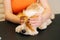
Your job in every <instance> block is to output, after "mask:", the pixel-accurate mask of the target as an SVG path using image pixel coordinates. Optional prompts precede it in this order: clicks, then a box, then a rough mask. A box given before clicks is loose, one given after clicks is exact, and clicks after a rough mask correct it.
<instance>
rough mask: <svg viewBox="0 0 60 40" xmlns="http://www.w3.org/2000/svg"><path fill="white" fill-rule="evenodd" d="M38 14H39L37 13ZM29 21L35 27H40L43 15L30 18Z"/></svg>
mask: <svg viewBox="0 0 60 40" xmlns="http://www.w3.org/2000/svg"><path fill="white" fill-rule="evenodd" d="M37 16H38V15H37ZM29 23H30V24H31V26H33V27H38V26H40V25H41V23H42V17H41V15H39V16H38V17H37V18H30V20H29Z"/></svg>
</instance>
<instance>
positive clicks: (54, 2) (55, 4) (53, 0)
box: [0, 0, 60, 21]
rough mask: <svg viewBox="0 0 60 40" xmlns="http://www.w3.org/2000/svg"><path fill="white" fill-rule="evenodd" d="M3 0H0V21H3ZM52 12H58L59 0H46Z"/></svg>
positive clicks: (59, 12)
mask: <svg viewBox="0 0 60 40" xmlns="http://www.w3.org/2000/svg"><path fill="white" fill-rule="evenodd" d="M3 1H4V0H0V21H4V5H3ZM48 2H49V4H50V6H51V9H52V11H53V13H55V14H60V0H48Z"/></svg>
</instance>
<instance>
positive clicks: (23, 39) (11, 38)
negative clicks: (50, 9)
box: [0, 14, 60, 40]
mask: <svg viewBox="0 0 60 40" xmlns="http://www.w3.org/2000/svg"><path fill="white" fill-rule="evenodd" d="M17 25H18V24H14V23H11V22H8V21H4V22H0V37H2V40H60V14H58V15H56V18H55V19H54V20H53V23H52V24H51V25H49V26H48V28H47V29H46V30H42V31H41V30H38V31H39V34H38V35H36V36H26V35H22V34H18V33H16V32H15V27H16V26H17Z"/></svg>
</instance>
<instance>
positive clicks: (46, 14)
mask: <svg viewBox="0 0 60 40" xmlns="http://www.w3.org/2000/svg"><path fill="white" fill-rule="evenodd" d="M40 3H41V4H42V6H43V7H44V8H45V10H44V12H43V15H42V17H43V20H44V21H46V20H47V19H48V18H50V16H51V14H52V13H51V8H50V6H49V4H48V0H40Z"/></svg>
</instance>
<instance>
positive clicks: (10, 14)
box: [4, 0, 51, 26]
mask: <svg viewBox="0 0 60 40" xmlns="http://www.w3.org/2000/svg"><path fill="white" fill-rule="evenodd" d="M40 3H41V4H42V6H43V7H44V8H45V11H44V13H43V14H42V16H41V15H40V17H39V18H37V19H40V20H39V21H38V20H36V18H30V20H29V21H30V23H31V24H32V26H34V25H41V24H42V22H44V21H45V20H47V19H48V18H49V17H50V15H51V9H50V6H49V4H48V2H47V0H40ZM4 8H5V19H6V20H8V21H11V22H13V23H18V24H20V18H18V17H17V16H16V15H14V14H13V12H12V8H11V0H4ZM42 19H43V20H42Z"/></svg>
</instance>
